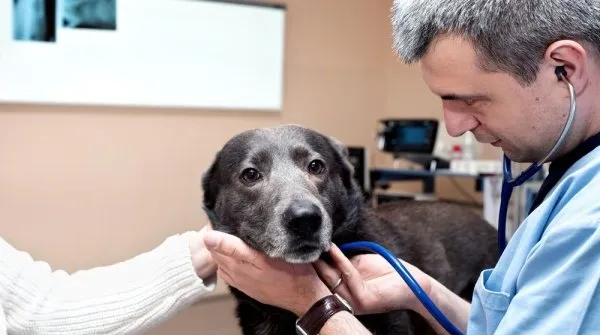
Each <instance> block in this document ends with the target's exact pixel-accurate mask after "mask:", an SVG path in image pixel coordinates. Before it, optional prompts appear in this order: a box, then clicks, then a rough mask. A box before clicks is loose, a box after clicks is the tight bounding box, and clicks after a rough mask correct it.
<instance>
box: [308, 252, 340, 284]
mask: <svg viewBox="0 0 600 335" xmlns="http://www.w3.org/2000/svg"><path fill="white" fill-rule="evenodd" d="M313 267H314V268H315V270H316V271H317V275H319V278H321V280H322V281H323V282H324V283H325V285H327V287H328V288H329V289H330V290H332V288H333V286H334V285H335V284H336V283H337V281H338V280H339V279H340V277H341V276H342V274H341V273H340V272H339V271H338V270H337V269H336V268H334V267H332V266H331V265H329V264H327V263H326V262H325V261H323V260H321V259H319V260H317V261H316V262H314V263H313ZM332 291H334V290H332Z"/></svg>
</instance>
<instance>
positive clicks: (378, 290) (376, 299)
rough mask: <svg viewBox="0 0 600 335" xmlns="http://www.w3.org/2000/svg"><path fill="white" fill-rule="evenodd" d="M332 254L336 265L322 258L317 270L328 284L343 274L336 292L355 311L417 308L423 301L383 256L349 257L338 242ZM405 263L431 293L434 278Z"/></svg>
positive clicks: (334, 290)
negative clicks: (330, 264) (338, 245)
mask: <svg viewBox="0 0 600 335" xmlns="http://www.w3.org/2000/svg"><path fill="white" fill-rule="evenodd" d="M330 255H331V258H332V259H333V261H334V265H335V267H332V266H329V265H328V264H327V263H325V262H324V261H322V260H319V261H317V262H316V263H315V269H316V270H317V272H318V273H319V275H320V276H321V278H323V281H325V282H326V283H332V284H333V283H336V282H337V281H338V280H339V278H340V275H341V276H342V278H343V280H342V282H341V284H340V285H339V286H338V287H337V288H335V289H333V292H334V293H338V294H339V295H341V296H342V297H343V298H345V299H347V300H348V302H349V303H350V304H351V305H352V307H353V308H354V311H355V314H357V315H360V314H371V313H382V312H388V311H391V310H397V309H412V310H415V309H416V308H417V307H418V306H417V304H419V303H420V302H419V300H418V299H417V298H416V296H415V295H414V293H413V292H412V290H411V289H410V288H409V287H408V286H407V285H406V283H405V282H404V280H403V279H402V277H400V275H399V274H398V273H397V272H396V270H394V268H393V267H392V266H391V265H390V264H389V263H388V262H387V261H386V260H385V258H383V257H382V256H380V255H378V254H365V255H358V256H355V257H353V258H352V260H349V259H348V258H347V257H346V256H345V255H344V254H343V253H342V251H341V250H340V249H339V248H338V247H337V246H336V245H333V246H332V248H331V251H330ZM402 264H403V265H404V266H405V267H406V269H407V270H408V271H409V272H410V273H411V275H412V276H413V278H414V279H415V280H416V281H417V282H418V283H419V285H420V286H421V288H422V289H423V290H424V291H425V293H427V294H428V295H429V294H430V293H431V285H432V281H431V277H429V276H428V275H427V274H425V273H424V272H422V271H421V270H419V269H418V268H417V267H415V266H413V265H411V264H409V263H407V262H402ZM336 268H337V269H336Z"/></svg>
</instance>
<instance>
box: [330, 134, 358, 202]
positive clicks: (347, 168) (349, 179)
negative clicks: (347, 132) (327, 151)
mask: <svg viewBox="0 0 600 335" xmlns="http://www.w3.org/2000/svg"><path fill="white" fill-rule="evenodd" d="M328 140H329V144H330V145H331V147H332V148H333V151H334V152H335V154H336V160H338V161H339V163H340V164H341V166H342V181H343V183H344V187H346V189H348V190H350V189H353V188H355V187H356V183H355V181H354V165H352V163H351V162H350V155H349V153H348V148H347V147H346V146H345V145H344V144H343V143H342V142H341V141H339V140H338V139H336V138H334V137H331V136H328Z"/></svg>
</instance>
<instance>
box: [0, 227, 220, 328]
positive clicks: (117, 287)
mask: <svg viewBox="0 0 600 335" xmlns="http://www.w3.org/2000/svg"><path fill="white" fill-rule="evenodd" d="M215 283H216V277H212V278H210V279H209V280H207V281H205V282H203V281H202V280H201V279H200V278H198V276H197V275H196V273H195V270H194V268H193V267H192V263H191V256H190V250H189V242H188V239H187V238H185V237H183V236H181V235H175V236H172V237H169V238H167V239H166V240H165V241H164V242H163V243H162V244H161V245H159V246H158V247H156V248H155V249H153V250H151V251H149V252H146V253H144V254H141V255H139V256H137V257H134V258H132V259H129V260H126V261H124V262H121V263H118V264H115V265H112V266H105V267H97V268H93V269H90V270H85V271H79V272H75V273H72V274H69V273H66V272H65V271H60V270H58V271H56V270H55V271H53V270H52V269H51V268H50V266H49V265H48V264H47V263H45V262H41V261H35V260H33V259H32V257H31V256H30V255H29V254H28V253H26V252H22V251H18V250H16V249H15V248H13V247H12V246H11V245H9V244H8V243H7V242H6V241H5V240H3V239H1V238H0V335H5V334H10V335H13V334H32V335H33V334H69V335H77V334H120V335H123V334H141V333H144V332H146V331H148V330H149V329H151V328H153V327H156V326H157V325H158V324H160V323H162V322H163V321H166V320H167V319H168V318H170V317H171V316H173V315H174V314H176V313H178V312H179V311H181V310H182V309H185V308H186V307H188V306H190V305H191V304H193V303H194V302H195V301H196V300H197V299H198V298H199V297H201V296H203V295H205V294H207V293H208V292H211V291H212V290H213V289H214V287H215Z"/></svg>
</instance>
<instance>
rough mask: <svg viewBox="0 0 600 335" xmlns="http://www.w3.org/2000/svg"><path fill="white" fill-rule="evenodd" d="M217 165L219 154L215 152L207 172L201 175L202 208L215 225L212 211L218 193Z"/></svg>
mask: <svg viewBox="0 0 600 335" xmlns="http://www.w3.org/2000/svg"><path fill="white" fill-rule="evenodd" d="M218 164H219V152H217V154H216V156H215V159H214V160H213V162H212V164H211V165H210V167H209V168H208V170H207V171H206V172H205V173H204V174H203V175H202V191H203V193H204V195H203V200H202V207H203V209H204V211H205V212H206V215H207V216H208V218H209V220H210V221H211V223H213V225H214V224H216V222H217V217H216V213H215V211H214V208H215V203H216V201H217V195H218V193H219V183H218V180H217V178H218V176H217V169H218Z"/></svg>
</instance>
